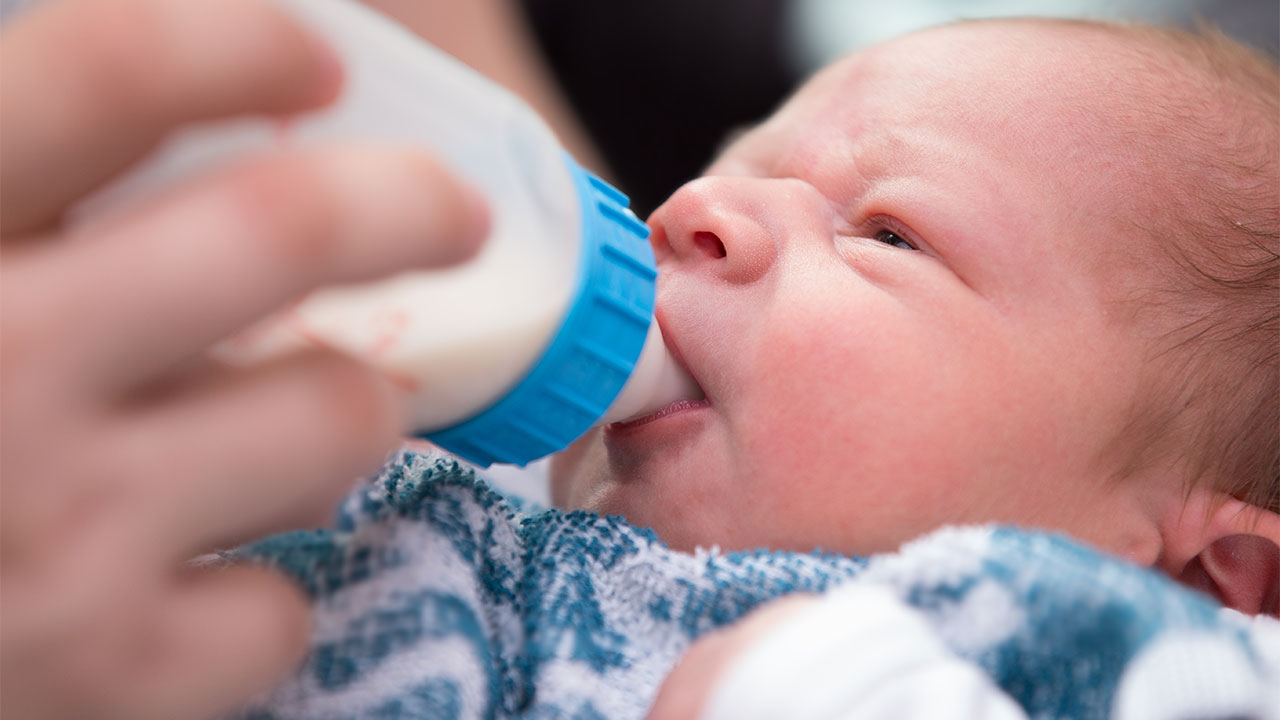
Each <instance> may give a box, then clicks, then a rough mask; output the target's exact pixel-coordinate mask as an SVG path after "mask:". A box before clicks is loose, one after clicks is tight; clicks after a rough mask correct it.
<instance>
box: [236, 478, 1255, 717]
mask: <svg viewBox="0 0 1280 720" xmlns="http://www.w3.org/2000/svg"><path fill="white" fill-rule="evenodd" d="M243 552H244V554H246V555H248V556H250V557H254V558H257V559H260V560H262V561H264V562H267V563H269V564H271V565H274V566H276V567H279V568H280V569H282V570H283V571H284V572H286V573H288V574H290V575H291V576H293V577H295V578H296V579H297V580H298V582H300V583H301V584H302V585H303V587H304V588H305V589H306V591H307V592H308V593H309V595H310V596H311V597H312V599H313V602H314V609H315V620H314V631H313V640H312V643H313V645H312V650H311V653H310V655H309V657H308V659H307V661H306V662H305V664H304V665H303V667H302V668H300V669H299V671H298V672H297V674H296V675H295V676H294V677H293V678H292V679H290V680H289V681H288V682H286V683H285V684H284V685H282V686H281V687H279V688H277V689H276V690H275V691H274V692H273V693H271V694H270V695H269V696H267V697H264V698H261V699H260V701H258V702H256V703H255V704H254V705H253V706H252V707H250V708H248V709H246V710H244V711H243V713H242V714H241V715H239V717H243V718H253V719H254V720H265V719H267V718H279V719H284V718H307V719H308V720H329V719H334V720H336V719H338V718H508V717H512V718H515V717H519V718H575V719H583V720H586V719H590V718H640V717H643V716H644V714H645V711H646V710H647V708H648V706H649V703H650V702H651V701H652V699H653V696H654V694H655V693H656V691H657V689H658V687H659V685H660V684H661V682H662V679H663V678H664V677H665V675H666V674H667V672H668V671H669V670H670V669H671V668H672V667H673V666H674V664H675V662H676V661H677V660H678V659H679V658H680V656H681V654H682V653H683V652H684V651H685V650H686V649H687V648H688V647H689V645H690V644H691V643H692V642H693V641H694V640H695V639H696V638H697V637H698V636H700V635H702V634H703V633H706V632H707V631H709V630H712V629H714V628H716V627H719V626H722V625H725V624H727V623H730V622H732V621H734V620H735V619H737V618H739V617H741V616H742V615H743V614H744V613H746V612H748V611H750V610H751V609H752V608H754V607H756V606H757V605H759V604H761V603H764V602H767V601H769V600H770V599H773V598H776V597H779V596H781V595H785V594H787V593H792V592H797V591H810V592H821V591H823V590H825V589H827V588H829V587H832V586H834V585H836V584H839V583H843V582H847V581H854V582H873V583H878V584H881V585H884V586H887V587H889V588H891V589H892V590H894V591H895V592H896V593H897V594H898V596H899V597H901V598H902V599H903V600H905V601H906V602H907V603H909V604H910V605H911V606H913V607H914V608H916V609H917V610H918V611H919V612H920V613H922V615H923V616H924V617H925V619H926V620H927V621H928V622H929V623H930V625H931V626H932V627H934V628H935V629H936V631H937V633H938V636H939V637H940V638H942V639H943V640H944V642H945V643H946V644H947V645H948V646H949V647H950V648H951V649H952V650H953V651H954V652H955V653H956V654H957V655H958V656H960V657H961V658H965V659H967V660H969V661H972V662H973V663H976V664H977V665H978V666H979V667H981V668H982V669H983V670H985V671H986V672H987V673H988V674H989V675H990V676H991V677H992V678H993V679H994V680H995V682H996V683H997V684H998V685H999V686H1000V687H1002V688H1003V689H1004V691H1005V692H1007V693H1009V694H1010V695H1011V696H1012V697H1013V698H1014V699H1015V700H1016V701H1017V702H1018V703H1020V704H1021V705H1022V706H1023V707H1024V708H1025V709H1026V710H1027V712H1028V714H1029V715H1030V716H1032V717H1073V718H1074V717H1105V716H1107V715H1108V714H1109V713H1110V712H1111V711H1112V710H1113V709H1114V708H1118V707H1125V708H1129V709H1130V710H1129V711H1128V712H1138V713H1145V712H1147V711H1150V710H1151V709H1152V708H1165V707H1172V708H1173V709H1174V710H1177V704H1178V703H1182V704H1183V705H1184V707H1185V708H1192V709H1194V710H1195V713H1187V714H1186V715H1185V716H1190V715H1192V714H1194V716H1195V717H1219V716H1221V717H1227V716H1236V717H1240V716H1243V717H1253V716H1255V714H1253V713H1255V710H1256V709H1257V708H1263V707H1266V706H1267V703H1269V702H1271V701H1272V700H1275V701H1276V702H1277V703H1280V698H1277V697H1275V695H1274V694H1273V693H1274V692H1275V690H1276V688H1280V653H1277V652H1276V650H1277V647H1276V642H1277V641H1278V640H1280V637H1277V636H1276V635H1275V634H1274V632H1275V627H1274V626H1273V625H1274V623H1270V621H1267V622H1266V623H1264V622H1259V621H1251V620H1249V619H1247V618H1244V617H1243V616H1239V615H1237V614H1235V613H1231V612H1229V611H1223V610H1221V609H1220V608H1219V607H1218V606H1217V605H1215V604H1214V603H1213V602H1212V600H1211V599H1209V598H1207V597H1205V596H1201V595H1199V594H1196V593H1193V592H1191V591H1188V590H1185V589H1183V588H1181V587H1180V586H1177V585H1175V584H1173V583H1171V582H1169V581H1167V580H1166V579H1164V577H1163V576H1160V575H1158V574H1156V573H1154V572H1151V571H1148V570H1146V569H1142V568H1138V567H1135V566H1132V565H1129V564H1126V563H1123V562H1121V561H1119V560H1116V559H1112V558H1109V557H1106V556H1103V555H1100V554H1098V553H1096V552H1094V551H1092V550H1089V549H1087V548H1084V547H1082V546H1080V545H1077V544H1075V543H1073V542H1071V541H1069V540H1067V539H1065V538H1061V537H1056V536H1050V535H1044V534H1037V533H1026V532H1022V531H1018V530H1014V529H1011V528H997V527H985V528H959V529H955V528H950V529H943V530H940V531H938V532H936V533H934V534H932V535H930V536H927V537H925V538H923V539H921V540H917V541H915V542H913V543H910V544H908V545H906V546H904V547H903V548H902V549H901V550H900V551H899V552H897V553H893V554H889V555H884V556H876V557H872V558H869V559H866V558H850V557H844V556H839V555H833V554H823V553H813V554H798V553H783V552H767V551H759V552H748V553H721V552H718V551H715V550H710V551H699V552H697V553H695V554H688V553H680V552H675V551H672V550H670V549H668V548H667V547H665V546H664V545H662V543H660V542H659V541H658V540H657V539H656V537H655V536H654V534H653V533H652V532H651V531H649V530H645V529H640V528H636V527H633V526H631V525H629V524H627V523H626V522H625V521H624V520H622V519H621V518H618V517H601V516H599V515H595V514H592V513H586V512H560V511H557V510H544V509H539V508H530V507H524V506H522V503H521V502H520V501H518V500H516V499H513V498H509V497H506V496H503V495H500V494H498V493H497V492H495V491H493V490H491V489H489V488H488V487H487V486H486V485H485V484H484V483H483V482H482V481H480V480H478V479H476V478H475V477H474V475H473V474H472V473H471V471H469V470H464V469H463V468H461V467H459V466H458V465H457V464H456V463H453V462H452V461H449V460H443V459H439V458H431V457H426V456H421V455H416V454H412V453H405V454H402V455H401V456H399V457H397V458H396V459H395V460H394V461H393V462H392V463H390V464H389V465H388V466H387V467H386V468H385V469H384V471H383V473H382V474H381V475H380V476H379V477H378V478H377V479H376V480H375V482H373V483H372V484H370V485H368V486H366V487H363V488H362V489H360V490H359V491H357V492H356V493H354V494H353V495H352V496H351V497H350V498H348V501H347V502H346V504H345V505H344V507H343V509H342V511H341V513H340V517H339V521H338V524H337V526H336V527H335V529H333V530H327V531H315V532H305V533H292V534H287V535H281V536H277V537H275V538H271V539H268V540H266V541H263V542H261V543H259V544H257V545H255V546H253V547H251V548H248V549H246V550H245V551H243ZM1268 632H1270V633H1273V634H1272V636H1271V638H1270V640H1269V641H1268V640H1265V639H1264V637H1265V634H1266V633H1268ZM1184 647H1185V648H1191V650H1188V651H1184V650H1183V648H1184ZM1206 648H1209V650H1206ZM874 651H875V650H874V648H869V649H868V652H874ZM1224 658H1226V659H1225V660H1224ZM1205 659H1209V660H1208V661H1206V660H1205ZM1171 664H1172V665H1171ZM1170 667H1173V668H1174V669H1175V670H1179V671H1180V672H1176V673H1175V675H1176V679H1177V683H1171V682H1170V678H1171V675H1170V670H1169V668H1170ZM1224 668H1225V669H1224ZM1228 672H1229V673H1230V676H1229V677H1228V676H1227V675H1225V674H1224V673H1228ZM1175 685H1176V686H1175ZM786 691H787V690H786V688H772V689H771V688H761V692H778V693H785V692H786ZM1184 696H1185V700H1180V699H1179V698H1182V697H1184ZM1117 698H1119V699H1118V700H1117ZM1161 703H1163V704H1161ZM1171 703H1173V705H1171ZM1196 703H1199V704H1196ZM1205 703H1208V704H1207V705H1206V704H1205ZM1193 706H1194V707H1193ZM1134 708H1136V710H1134ZM1258 712H1261V711H1258ZM1132 716H1133V717H1141V716H1142V715H1132ZM1181 716H1184V715H1178V714H1173V715H1168V717H1181Z"/></svg>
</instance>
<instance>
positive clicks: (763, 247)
mask: <svg viewBox="0 0 1280 720" xmlns="http://www.w3.org/2000/svg"><path fill="white" fill-rule="evenodd" d="M788 183H789V181H786V180H770V179H762V178H741V177H704V178H699V179H697V180H694V181H692V182H690V183H687V184H686V185H685V186H684V187H682V188H680V189H679V190H677V191H676V192H675V194H674V195H672V196H671V197H670V198H669V199H668V200H667V201H666V202H665V203H663V204H662V207H660V208H658V209H657V210H656V211H654V213H653V216H652V217H651V218H650V224H651V225H652V226H653V244H654V252H655V254H656V255H657V257H658V261H659V262H660V263H663V262H676V263H680V264H684V265H688V266H690V267H697V268H703V269H708V270H709V271H710V272H713V273H715V274H716V275H718V276H719V277H722V278H724V279H725V280H728V281H729V282H733V283H750V282H754V281H756V280H759V279H760V278H762V277H764V275H765V274H766V273H768V272H769V269H770V268H771V267H772V266H773V264H774V262H775V261H776V260H777V256H778V247H779V244H780V240H781V236H780V234H779V232H778V230H779V229H780V228H781V227H782V226H783V225H784V224H785V223H784V222H780V220H781V218H779V217H778V215H780V214H785V213H787V212H788V211H789V210H788V208H787V205H788V198H787V187H786V186H787V184H788Z"/></svg>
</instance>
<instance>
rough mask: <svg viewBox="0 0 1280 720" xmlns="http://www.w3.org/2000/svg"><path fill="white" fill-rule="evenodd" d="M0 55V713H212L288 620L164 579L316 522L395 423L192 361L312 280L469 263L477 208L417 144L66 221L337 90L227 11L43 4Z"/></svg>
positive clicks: (300, 384) (348, 377) (256, 374)
mask: <svg viewBox="0 0 1280 720" xmlns="http://www.w3.org/2000/svg"><path fill="white" fill-rule="evenodd" d="M228 38H234V39H235V44H234V46H233V47H234V50H235V51H234V52H228V47H229V46H228ZM0 47H2V48H3V59H2V60H0V73H2V77H0V88H2V89H3V102H2V103H0V126H3V128H4V132H3V133H0V181H2V182H3V187H4V193H3V196H0V231H2V233H0V240H2V242H3V253H4V254H3V258H4V262H3V264H2V265H0V294H2V295H0V318H2V319H3V328H2V331H3V343H0V381H2V382H3V388H4V390H3V392H0V432H2V433H3V435H2V437H0V445H2V446H3V448H4V451H3V454H2V455H0V477H2V478H3V488H2V491H3V497H4V502H3V504H0V519H2V522H0V606H3V608H4V622H3V623H2V624H0V641H2V642H0V648H2V649H3V653H2V654H0V675H2V676H3V678H4V692H3V695H2V696H0V703H2V707H0V715H3V716H4V717H13V718H63V717H66V718H80V717H97V718H135V719H136V718H199V717H206V716H214V715H216V714H218V713H220V712H222V711H225V710H227V709H228V708H230V707H232V706H233V705H234V704H236V703H237V702H239V701H240V700H241V699H243V698H245V697H247V696H249V695H250V694H252V693H254V692H257V691H259V690H261V689H265V688H267V687H269V686H270V685H271V684H273V683H274V682H275V681H276V679H278V678H279V677H281V676H282V675H283V674H284V673H286V672H288V671H289V670H290V669H291V668H292V667H293V666H294V665H295V664H296V663H297V661H298V660H299V659H300V658H301V656H302V653H303V652H304V651H305V649H306V645H307V639H308V630H307V625H308V623H307V606H306V603H305V600H304V599H303V598H302V596H301V594H300V593H299V592H298V591H297V590H296V589H295V588H294V587H293V586H292V585H291V583H289V582H288V581H287V580H286V579H285V578H283V577H280V576H277V575H275V574H272V573H268V572H266V571H265V570H259V569H254V568H247V567H246V568H228V569H222V570H214V571H211V570H199V569H196V568H193V567H190V566H189V565H187V561H188V560H189V559H190V558H192V557H194V556H195V555H197V554H199V553H202V552H207V551H209V550H211V549H214V548H218V547H228V546H231V545H234V544H237V543H240V542H243V541H246V540H249V539H252V538H254V537H259V536H261V535H263V534H266V533H270V532H274V531H278V530H284V529H289V528H293V527H305V526H308V525H312V524H313V523H315V522H317V521H319V520H320V519H321V518H323V517H326V516H327V515H328V514H329V512H330V508H331V507H332V506H333V504H334V503H335V502H336V500H337V498H338V497H340V496H341V495H343V494H344V493H345V492H346V490H347V488H348V487H349V486H350V484H351V482H352V480H351V479H352V478H354V477H358V476H360V475H361V474H364V473H367V472H368V471H369V470H370V469H371V468H373V467H375V466H376V465H377V464H378V463H379V462H380V461H381V459H382V458H383V457H384V456H385V454H386V452H387V451H388V450H390V449H391V448H392V447H394V446H395V444H396V443H397V436H398V434H399V431H400V428H401V427H402V409H401V407H400V401H399V397H398V394H397V393H396V391H395V390H394V389H393V388H392V387H390V386H389V385H388V384H387V383H386V381H384V380H382V379H380V378H379V377H378V375H377V374H376V373H374V372H372V371H370V370H368V369H366V368H364V367H362V366H360V365H358V364H356V363H355V362H353V361H351V360H345V359H342V358H340V357H337V356H334V355H329V354H323V353H315V354H312V355H306V356H299V357H292V358H286V359H283V360H280V361H278V362H274V363H269V364H265V365H262V366H258V367H253V368H244V369H231V368H227V367H222V366H219V365H217V364H215V363H212V362H211V361H209V360H207V359H205V351H206V349H207V348H208V347H209V345H210V344H211V343H213V342H215V341H217V340H219V339H220V338H222V337H225V336H226V335H227V334H229V333H230V332H231V331H233V330H235V329H237V328H240V327H243V326H244V325H246V324H248V323H249V322H250V321H252V320H254V319H256V318H258V317H261V316H263V315H265V314H267V313H269V312H271V311H273V310H274V309H276V308H278V307H280V306H281V305H283V304H285V303H287V302H289V301H290V300H292V299H294V298H296V297H297V296H299V295H300V294H302V293H305V292H307V291H308V290H310V289H311V288H313V287H317V286H321V285H328V284H334V283H344V282H358V281H360V280H365V279H371V278H373V277H377V276H380V275H383V274H386V273H389V272H392V271H395V270H400V269H403V268H405V267H412V266H423V267H426V266H433V265H444V264H449V263H452V262H457V261H460V260H462V259H464V258H466V257H469V256H470V255H471V254H472V253H473V252H474V251H475V250H476V249H477V248H478V247H479V245H480V242H481V240H482V238H483V237H484V234H485V231H486V227H487V215H486V213H485V211H484V209H483V203H482V202H481V201H479V200H477V199H475V198H474V196H473V193H471V192H470V191H468V190H466V189H464V188H463V187H462V186H460V185H459V184H458V183H456V182H455V181H454V180H453V179H452V178H451V177H449V176H448V175H447V174H446V173H444V172H443V171H442V170H441V169H440V168H439V166H437V165H436V164H435V163H434V162H433V161H432V160H431V159H430V158H428V157H424V156H423V155H421V154H420V153H418V152H416V151H411V150H408V149H405V148H391V147H370V146H360V145H342V146H332V147H315V148H313V149H307V150H296V151H287V152H277V153H269V154H264V155H262V156H258V157H253V158H250V159H247V160H245V161H244V162H243V163H237V164H233V165H232V166H231V167H228V168H225V169H223V170H219V171H217V172H214V173H212V174H209V175H205V176H202V177H197V178H193V179H191V181H190V182H187V183H184V184H182V185H180V186H178V187H175V188H168V189H166V191H164V192H160V193H158V194H157V195H156V196H155V197H154V198H152V199H151V200H150V201H148V202H147V203H145V204H143V205H141V206H139V207H137V208H134V209H131V210H123V211H121V212H120V213H116V214H112V215H109V216H104V217H100V218H97V219H96V220H95V221H93V222H91V223H90V224H79V225H76V226H72V225H71V224H68V223H65V222H64V213H65V212H66V211H67V209H68V208H70V207H73V206H74V205H75V203H76V202H77V201H78V200H80V199H81V198H83V197H84V196H85V195H86V194H88V193H90V192H92V191H93V190H94V189H96V188H98V187H100V186H101V185H102V184H103V183H105V182H106V181H108V180H109V179H110V178H111V177H112V176H113V175H115V174H116V173H119V172H121V171H123V170H124V169H125V168H126V167H127V166H128V165H129V164H130V163H132V162H133V161H135V160H136V159H138V158H139V157H141V156H142V155H143V154H145V153H146V152H147V151H149V150H150V149H151V148H152V147H153V146H154V145H155V144H156V143H158V142H159V141H160V140H162V138H163V137H164V136H165V135H166V134H167V133H169V132H171V131H173V130H175V129H178V128H180V127H182V126H185V125H187V124H189V123H196V122H201V121H207V120H215V119H219V118H224V117H231V116H235V115H240V114H245V113H257V114H263V115H269V116H278V117H281V118H284V117H288V116H290V115H292V114H295V113H298V112H303V111H306V110H310V109H314V108H317V107H320V106H322V105H324V104H326V103H327V102H329V101H330V100H332V99H333V98H334V97H335V96H336V95H337V93H338V90H339V88H340V86H341V82H342V72H341V69H340V68H339V67H338V64H337V62H336V60H335V59H334V58H333V56H332V54H331V53H330V52H329V51H328V50H327V49H326V48H325V47H324V46H323V45H322V44H321V43H320V42H318V41H317V40H315V39H313V38H311V37H309V36H308V35H307V34H306V33H305V32H303V31H302V30H301V29H300V28H298V27H297V26H295V25H294V24H293V23H292V22H290V21H289V20H288V19H287V18H286V17H284V16H283V15H281V14H280V13H279V12H278V11H274V10H272V9H271V6H270V5H267V4H265V3H259V2H251V1H249V0H225V1H222V2H217V3H208V2H204V1H203V0H120V1H119V2H112V3H105V2H98V1H97V0H85V1H84V2H78V3H77V2H60V3H50V4H48V5H47V6H42V7H37V8H35V9H33V10H31V11H29V12H28V13H26V14H24V15H22V16H20V17H18V18H17V19H16V20H14V21H13V23H12V24H11V25H8V26H6V29H5V33H4V36H3V44H2V45H0Z"/></svg>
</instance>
